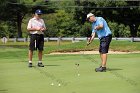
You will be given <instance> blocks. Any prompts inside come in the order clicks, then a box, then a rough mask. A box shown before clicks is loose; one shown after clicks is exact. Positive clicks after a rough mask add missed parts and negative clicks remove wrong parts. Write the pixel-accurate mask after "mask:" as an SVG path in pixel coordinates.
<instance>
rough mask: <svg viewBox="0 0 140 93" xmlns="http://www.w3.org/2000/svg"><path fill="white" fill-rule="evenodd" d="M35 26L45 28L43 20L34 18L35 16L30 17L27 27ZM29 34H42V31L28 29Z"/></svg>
mask: <svg viewBox="0 0 140 93" xmlns="http://www.w3.org/2000/svg"><path fill="white" fill-rule="evenodd" d="M35 27H43V28H46V26H45V23H44V20H43V19H41V18H40V19H36V18H35V17H33V18H31V19H30V20H29V22H28V26H27V29H29V28H35ZM30 34H44V32H42V31H30Z"/></svg>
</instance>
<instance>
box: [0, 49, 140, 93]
mask: <svg viewBox="0 0 140 93" xmlns="http://www.w3.org/2000/svg"><path fill="white" fill-rule="evenodd" d="M27 52H28V49H27V48H25V49H19V48H12V47H6V48H4V47H1V49H0V93H102V92H104V93H139V91H140V74H139V71H140V67H139V66H140V65H139V62H140V54H120V55H118V54H117V55H116V54H110V55H109V59H108V70H107V72H100V73H97V72H95V71H94V68H96V67H98V66H99V65H100V57H99V55H84V54H81V55H44V56H43V62H44V65H45V67H44V68H39V67H37V66H36V64H37V53H35V55H34V58H33V65H34V67H33V68H28V63H27V62H28V59H27ZM75 64H80V65H79V67H77V65H75ZM78 74H80V75H79V76H78Z"/></svg>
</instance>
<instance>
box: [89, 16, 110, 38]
mask: <svg viewBox="0 0 140 93" xmlns="http://www.w3.org/2000/svg"><path fill="white" fill-rule="evenodd" d="M100 24H102V25H103V28H102V29H100V30H95V29H94V28H95V26H98V25H100ZM92 32H96V33H97V35H98V38H102V37H104V36H108V35H110V34H112V33H111V30H110V28H109V27H108V25H107V22H106V21H105V19H104V18H102V17H96V21H95V22H93V24H92Z"/></svg>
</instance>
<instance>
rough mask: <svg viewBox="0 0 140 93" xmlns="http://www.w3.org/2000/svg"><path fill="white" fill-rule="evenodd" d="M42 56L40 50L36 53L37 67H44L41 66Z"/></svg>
mask: <svg viewBox="0 0 140 93" xmlns="http://www.w3.org/2000/svg"><path fill="white" fill-rule="evenodd" d="M42 55H43V52H42V50H39V51H38V66H39V67H44V65H43V64H42Z"/></svg>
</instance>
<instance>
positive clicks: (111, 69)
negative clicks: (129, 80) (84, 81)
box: [107, 68, 123, 71]
mask: <svg viewBox="0 0 140 93" xmlns="http://www.w3.org/2000/svg"><path fill="white" fill-rule="evenodd" d="M117 70H123V69H120V68H107V71H117Z"/></svg>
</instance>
